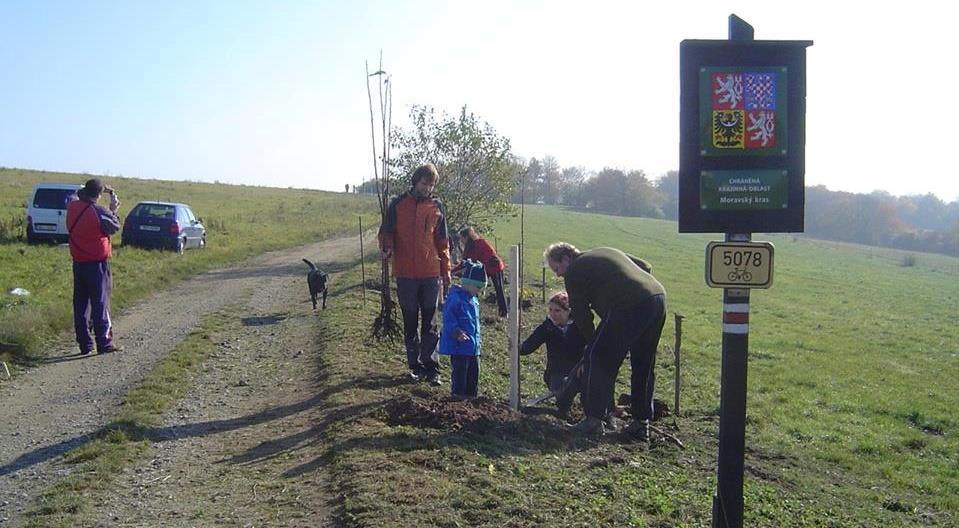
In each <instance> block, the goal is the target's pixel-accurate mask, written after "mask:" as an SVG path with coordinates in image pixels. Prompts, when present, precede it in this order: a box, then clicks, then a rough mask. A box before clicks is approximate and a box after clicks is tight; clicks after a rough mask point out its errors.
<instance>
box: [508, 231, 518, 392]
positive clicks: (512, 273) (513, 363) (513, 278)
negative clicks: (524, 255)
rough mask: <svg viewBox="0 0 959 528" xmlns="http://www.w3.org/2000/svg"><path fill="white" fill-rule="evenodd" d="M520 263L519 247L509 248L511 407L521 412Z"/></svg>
mask: <svg viewBox="0 0 959 528" xmlns="http://www.w3.org/2000/svg"><path fill="white" fill-rule="evenodd" d="M521 264H522V263H521V262H520V253H519V246H510V247H509V266H508V267H507V269H508V270H509V286H510V302H509V312H508V314H507V315H508V316H507V319H506V326H507V333H508V341H509V406H510V408H511V409H513V410H514V411H517V410H519V314H520V311H519V308H520V302H521V299H520V295H521V293H522V290H521V289H520V287H519V268H520V265H521Z"/></svg>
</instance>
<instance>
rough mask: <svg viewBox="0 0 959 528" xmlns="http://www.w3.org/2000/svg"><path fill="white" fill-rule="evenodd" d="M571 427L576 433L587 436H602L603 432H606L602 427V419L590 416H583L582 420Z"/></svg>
mask: <svg viewBox="0 0 959 528" xmlns="http://www.w3.org/2000/svg"><path fill="white" fill-rule="evenodd" d="M572 427H573V430H574V431H576V432H577V433H581V434H585V435H588V436H603V434H604V433H605V432H606V430H605V429H604V428H603V421H602V420H600V419H599V418H593V417H590V416H587V417H586V418H583V421H581V422H579V423H578V424H576V425H574V426H572Z"/></svg>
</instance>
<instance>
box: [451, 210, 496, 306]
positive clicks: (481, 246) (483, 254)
mask: <svg viewBox="0 0 959 528" xmlns="http://www.w3.org/2000/svg"><path fill="white" fill-rule="evenodd" d="M460 241H461V243H462V245H463V259H464V262H465V259H472V260H475V261H476V262H482V263H483V266H484V267H485V269H486V278H487V279H489V281H490V282H491V283H493V289H494V290H496V304H497V305H498V306H499V316H500V317H506V314H507V307H506V294H505V293H504V292H503V271H504V270H505V269H506V264H505V263H503V259H501V258H500V257H499V255H497V254H496V250H495V249H493V246H491V245H490V244H489V242H487V241H486V239H485V238H483V237H481V236H479V234H478V233H477V232H476V230H475V229H473V228H472V227H466V228H464V229H461V230H460ZM462 266H463V263H462V262H461V263H460V264H459V265H457V266H456V267H455V268H453V273H457V272H459V271H460V269H462Z"/></svg>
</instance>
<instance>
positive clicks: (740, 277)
mask: <svg viewBox="0 0 959 528" xmlns="http://www.w3.org/2000/svg"><path fill="white" fill-rule="evenodd" d="M729 280H731V281H737V282H738V281H742V282H749V281H751V280H753V274H752V273H749V272H748V271H746V268H735V269H733V271H730V272H729Z"/></svg>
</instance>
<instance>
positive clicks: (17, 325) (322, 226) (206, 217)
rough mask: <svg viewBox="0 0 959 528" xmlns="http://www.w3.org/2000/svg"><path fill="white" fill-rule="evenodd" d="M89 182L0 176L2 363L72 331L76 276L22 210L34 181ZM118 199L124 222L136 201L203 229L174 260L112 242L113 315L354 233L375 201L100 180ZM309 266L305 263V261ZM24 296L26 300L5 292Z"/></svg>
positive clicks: (62, 251)
mask: <svg viewBox="0 0 959 528" xmlns="http://www.w3.org/2000/svg"><path fill="white" fill-rule="evenodd" d="M91 177H92V176H91V175H85V174H64V173H51V172H39V171H29V170H18V169H0V343H2V348H0V357H2V358H3V359H10V357H11V356H13V357H15V358H16V359H17V360H19V361H29V360H30V359H31V358H35V357H38V356H42V355H43V348H44V342H45V340H46V339H48V338H50V337H51V336H54V335H56V334H57V333H58V332H61V331H63V330H65V329H68V328H71V327H72V315H71V313H72V306H71V302H72V301H71V299H72V293H71V292H72V280H73V278H72V271H71V261H70V254H69V251H68V249H67V248H66V246H54V245H28V244H27V243H26V241H25V233H24V231H23V229H24V228H23V223H24V219H25V217H26V202H27V199H28V196H29V193H30V191H31V189H32V188H33V185H34V184H35V183H38V182H67V183H79V184H82V183H83V182H84V181H86V180H87V179H89V178H91ZM103 179H104V180H105V181H106V182H107V183H108V184H110V185H112V186H113V187H114V188H115V189H116V190H117V192H118V194H119V196H120V200H121V205H120V215H121V219H122V217H123V216H124V215H125V214H126V213H127V212H129V210H130V208H132V207H133V205H134V204H136V203H137V202H138V201H140V200H162V201H173V202H185V203H188V204H190V206H191V207H192V209H193V211H194V212H195V213H196V214H197V216H199V217H200V218H201V219H202V220H203V223H204V225H205V226H206V228H207V248H206V249H204V250H189V251H187V252H186V253H185V254H184V255H182V256H178V255H176V254H173V253H172V252H164V251H156V250H144V249H140V248H124V247H122V246H120V235H119V233H118V234H117V235H115V236H114V237H113V243H114V258H113V264H112V265H113V273H114V286H115V289H114V292H113V305H114V308H113V309H114V310H122V309H123V308H124V307H125V306H128V305H129V304H130V303H132V302H133V301H135V300H138V299H141V298H143V297H144V296H146V295H147V294H148V293H150V292H153V291H156V290H158V289H162V288H166V287H169V286H171V285H173V284H175V283H176V282H177V281H178V280H179V279H181V278H183V277H185V276H188V275H192V274H195V273H198V272H201V271H203V270H207V269H210V268H213V267H216V266H223V265H228V264H232V263H236V262H239V261H241V260H243V259H244V258H247V257H249V256H252V255H256V254H259V253H263V252H265V251H269V250H274V249H279V248H284V247H291V246H295V245H299V244H304V243H308V242H313V241H317V240H321V239H325V238H329V237H331V236H333V235H337V234H346V233H350V232H352V233H357V230H358V216H359V215H363V216H364V219H363V220H364V226H365V225H367V224H373V222H374V218H378V214H374V213H375V209H376V204H375V201H374V200H372V199H369V198H366V197H361V196H357V195H347V194H342V193H339V194H338V193H330V192H323V191H314V190H306V189H292V188H290V189H277V188H270V187H253V186H245V185H226V184H220V183H214V184H210V183H197V182H186V181H182V182H175V181H163V180H138V179H133V178H120V177H109V176H108V177H103ZM304 256H307V257H309V255H304ZM13 288H24V289H26V290H28V291H29V292H30V295H29V296H26V297H17V296H13V295H10V294H9V293H8V292H9V291H10V290H11V289H13Z"/></svg>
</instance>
